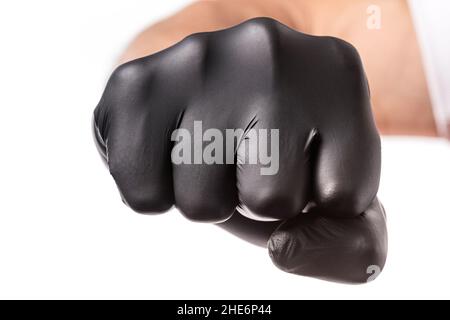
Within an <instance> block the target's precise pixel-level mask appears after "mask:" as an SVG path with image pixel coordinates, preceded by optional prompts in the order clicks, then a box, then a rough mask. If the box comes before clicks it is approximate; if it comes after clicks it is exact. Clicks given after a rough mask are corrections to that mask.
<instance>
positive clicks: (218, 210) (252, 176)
mask: <svg viewBox="0 0 450 320" xmlns="http://www.w3.org/2000/svg"><path fill="white" fill-rule="evenodd" d="M195 121H201V122H202V127H203V130H204V131H205V130H207V129H212V128H214V129H217V130H219V131H220V132H222V133H223V135H224V136H225V135H226V133H225V131H226V130H227V129H241V130H243V134H242V135H241V136H240V137H237V138H236V139H235V141H234V146H233V148H234V150H235V154H234V158H235V160H236V161H235V163H237V164H219V163H213V164H207V163H201V164H187V163H182V164H174V163H173V161H172V158H171V152H172V151H173V148H174V141H172V139H171V138H172V134H173V132H174V130H176V129H186V131H187V132H189V133H192V136H194V138H195V134H194V131H195V130H194V122H195ZM258 129H263V130H264V129H267V130H270V129H278V130H279V144H278V150H277V151H279V166H278V168H277V172H276V174H271V175H263V174H262V169H263V168H264V167H265V165H263V164H248V163H246V162H245V161H239V159H246V158H245V157H246V156H248V154H247V153H246V152H248V148H247V149H246V148H245V147H244V146H248V145H251V144H252V143H254V142H253V140H254V138H253V137H250V136H249V135H248V133H249V132H250V130H258ZM94 130H95V137H96V141H97V145H98V147H99V150H100V152H101V154H102V155H103V156H104V158H105V160H106V162H107V165H108V167H109V170H110V172H111V174H112V176H113V177H114V179H115V181H116V183H117V185H118V188H119V190H120V192H121V194H122V198H123V200H124V202H126V203H127V204H128V205H129V206H130V207H131V208H132V209H134V210H135V211H137V212H142V213H158V212H163V211H166V210H168V209H169V208H171V207H172V205H174V204H175V205H176V207H177V208H178V209H179V210H180V212H182V213H183V214H184V215H185V216H186V217H187V218H189V219H191V220H194V221H202V222H213V223H221V222H225V221H227V220H228V219H229V218H230V217H231V216H233V218H232V219H230V220H228V221H227V222H225V223H223V224H222V226H224V227H225V228H227V229H229V230H232V231H233V230H234V231H236V230H238V231H237V232H235V233H238V234H240V235H241V236H244V238H245V237H246V233H245V232H244V233H242V232H240V231H242V230H243V229H245V228H246V226H247V224H246V222H248V221H251V222H255V223H256V225H258V227H252V226H251V225H252V224H250V229H251V230H253V231H255V232H257V233H258V232H259V231H260V230H264V232H265V233H266V235H267V234H270V235H271V237H270V241H269V249H270V253H271V257H272V259H273V260H274V261H275V263H276V264H277V265H278V266H279V267H281V268H282V269H284V270H286V271H289V272H294V273H298V274H302V275H308V276H316V277H320V278H325V279H330V280H337V281H348V282H362V281H364V277H362V276H361V274H367V273H366V272H367V269H368V268H369V267H370V266H373V265H375V266H378V267H379V268H382V267H383V265H384V261H385V258H386V251H387V242H386V229H385V219H384V213H383V210H382V208H381V206H380V205H379V204H378V202H377V200H376V198H375V197H376V193H377V190H378V184H379V177H380V164H381V160H380V140H379V136H378V133H377V130H376V128H375V125H374V121H373V117H372V114H371V107H370V97H369V89H368V85H367V81H366V77H365V74H364V71H363V67H362V63H361V60H360V58H359V55H358V53H357V52H356V50H355V49H354V48H353V47H352V46H351V45H350V44H348V43H346V42H344V41H342V40H339V39H336V38H331V37H314V36H309V35H305V34H302V33H299V32H296V31H294V30H292V29H289V28H288V27H286V26H284V25H282V24H280V23H278V22H277V21H274V20H271V19H267V18H258V19H252V20H249V21H247V22H245V23H243V24H240V25H238V26H235V27H233V28H229V29H226V30H222V31H217V32H210V33H200V34H194V35H192V36H189V37H187V38H186V39H185V40H183V41H181V42H180V43H178V44H176V45H175V46H173V47H171V48H169V49H166V50H163V51H161V52H159V53H156V54H154V55H151V56H149V57H146V58H142V59H138V60H135V61H132V62H129V63H126V64H124V65H122V66H120V67H119V68H118V69H117V70H116V71H115V72H114V73H113V75H112V76H111V78H110V80H109V82H108V84H107V87H106V90H105V93H104V94H103V97H102V99H101V101H100V103H99V105H98V107H97V108H96V110H95V114H94ZM200 143H201V147H202V148H204V147H205V146H206V145H207V144H208V143H207V142H205V141H201V142H200ZM193 152H195V148H194V151H193ZM224 154H226V152H224ZM223 157H225V155H224V156H223ZM223 162H224V163H225V162H226V161H225V160H224V161H223ZM236 209H237V211H238V212H236V213H235V210H236ZM306 211H307V212H308V213H307V214H304V213H303V214H302V212H306ZM233 214H234V215H233ZM241 215H243V216H241ZM244 216H246V217H247V218H245V217H244ZM249 218H251V219H252V220H270V221H272V222H261V221H252V220H250V219H249ZM239 221H241V222H242V223H241V226H240V228H239V227H237V228H236V225H238V226H239ZM277 221H278V222H277ZM280 223H281V224H280ZM273 227H275V228H276V231H275V232H274V233H273V234H272V231H273V230H274V229H275V228H273ZM264 232H263V233H264ZM248 234H249V236H248V237H247V238H249V240H254V238H253V236H252V235H251V232H248ZM266 238H267V237H266ZM259 239H261V237H260V238H259ZM257 241H258V242H260V243H261V242H263V243H264V242H265V241H261V240H257ZM336 260H339V261H336ZM369 276H370V274H368V275H367V277H366V278H368V277H369Z"/></svg>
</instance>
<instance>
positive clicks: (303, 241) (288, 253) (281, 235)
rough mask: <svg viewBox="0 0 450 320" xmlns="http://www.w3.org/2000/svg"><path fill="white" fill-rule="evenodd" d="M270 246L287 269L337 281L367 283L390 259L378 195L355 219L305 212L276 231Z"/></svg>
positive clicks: (383, 215) (275, 261)
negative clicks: (387, 259) (388, 257)
mask: <svg viewBox="0 0 450 320" xmlns="http://www.w3.org/2000/svg"><path fill="white" fill-rule="evenodd" d="M268 250H269V255H270V257H271V258H272V261H273V262H274V264H275V265H276V266H277V267H278V268H280V269H282V270H284V271H286V272H290V273H294V274H298V275H302V276H308V277H315V278H320V279H323V280H329V281H337V282H346V283H364V282H368V281H370V280H373V279H374V278H375V277H376V276H378V274H379V273H380V272H381V270H382V269H383V267H384V264H385V261H386V255H387V230H386V216H385V213H384V209H383V207H382V205H381V203H380V202H379V201H378V199H375V200H374V201H373V202H372V204H371V205H370V207H369V208H368V209H367V210H366V211H365V212H364V213H363V214H361V215H359V216H357V217H353V218H348V219H342V218H329V217H323V216H320V215H317V214H315V213H308V214H300V215H299V216H297V217H295V218H293V219H290V220H287V221H285V222H283V223H282V224H281V225H280V226H279V227H278V228H277V229H276V230H275V232H274V233H273V234H272V235H271V237H270V239H269V242H268Z"/></svg>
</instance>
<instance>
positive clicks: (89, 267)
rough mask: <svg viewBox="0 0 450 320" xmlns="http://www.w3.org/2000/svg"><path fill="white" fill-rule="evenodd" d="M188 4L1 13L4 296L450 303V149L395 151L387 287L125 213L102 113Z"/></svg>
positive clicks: (398, 143)
mask: <svg viewBox="0 0 450 320" xmlns="http://www.w3.org/2000/svg"><path fill="white" fill-rule="evenodd" d="M185 3H187V1H182V0H178V1H174V0H170V1H149V0H147V1H144V0H142V1H137V0H128V1H111V0H109V1H106V0H102V1H76V2H75V1H72V2H62V1H14V2H12V1H9V2H2V4H1V5H0V108H1V116H0V143H1V144H0V145H1V150H0V164H1V165H0V197H1V198H0V298H161V299H163V298H192V299H195V298H234V299H240V298H249V299H251V298H255V299H258V298H267V299H285V298H293V299H300V298H324V299H327V298H344V299H345V298H361V299H365V298H450V293H449V290H448V288H449V287H450V279H449V276H448V271H449V270H450V258H449V245H450V201H449V184H450V169H449V164H450V150H449V149H450V148H449V146H448V145H447V143H445V142H444V141H440V140H427V139H405V138H389V139H385V140H384V142H383V153H384V162H383V178H382V186H381V189H380V197H381V199H382V200H383V201H384V204H385V206H386V209H387V211H388V218H389V221H388V224H389V237H390V248H389V249H390V252H389V257H388V262H387V265H386V268H385V271H384V272H383V273H382V275H381V276H380V277H379V278H378V279H377V280H376V281H375V282H373V283H370V284H367V285H360V286H349V285H342V284H334V283H328V282H324V281H319V280H315V279H308V278H303V277H299V276H294V275H289V274H286V273H283V272H281V271H279V270H278V269H276V268H275V267H274V266H273V265H272V264H271V261H270V259H269V257H268V255H267V253H266V252H265V251H264V250H263V249H260V248H257V247H253V246H251V245H249V244H246V243H244V242H242V241H241V240H238V239H236V238H234V237H233V236H231V235H229V234H227V233H225V232H223V231H222V230H219V229H218V228H217V227H214V226H211V225H203V224H194V223H191V222H188V221H187V220H185V219H184V218H183V217H182V216H181V215H180V214H179V213H177V212H176V211H175V210H173V211H171V212H169V213H167V214H165V215H160V216H142V215H138V214H135V213H133V212H131V211H130V210H129V209H128V208H126V207H125V206H124V205H122V203H121V201H120V197H119V195H118V193H117V191H116V187H115V185H114V183H113V180H112V178H111V177H110V176H109V174H108V172H107V170H106V169H105V168H104V167H103V164H102V163H101V161H100V158H99V156H98V155H97V153H96V149H95V147H94V143H93V140H92V137H91V128H90V121H91V115H92V111H93V109H94V107H95V105H96V103H97V101H98V99H99V98H100V94H101V93H102V90H103V86H104V83H105V81H106V79H107V77H108V75H109V73H110V72H111V70H112V68H113V66H114V62H115V60H116V58H117V56H118V55H119V53H120V51H121V50H122V49H123V47H124V46H125V45H126V43H127V42H128V41H129V40H130V38H131V37H132V35H134V34H135V33H136V32H137V31H139V30H140V29H142V28H143V27H144V26H146V25H147V24H149V23H151V22H152V21H155V20H157V19H160V18H162V17H164V16H165V15H168V14H170V13H171V12H173V11H174V10H176V9H178V8H180V7H182V6H183V5H184V4H185Z"/></svg>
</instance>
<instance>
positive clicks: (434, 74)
mask: <svg viewBox="0 0 450 320" xmlns="http://www.w3.org/2000/svg"><path fill="white" fill-rule="evenodd" d="M409 7H410V11H411V15H412V18H413V21H414V25H415V29H416V33H417V37H418V40H419V44H420V47H421V51H422V60H423V65H424V68H425V74H426V77H427V82H428V91H429V93H430V97H431V103H432V105H433V112H434V116H435V119H436V125H437V129H438V131H439V134H440V135H442V136H444V137H450V1H449V0H409Z"/></svg>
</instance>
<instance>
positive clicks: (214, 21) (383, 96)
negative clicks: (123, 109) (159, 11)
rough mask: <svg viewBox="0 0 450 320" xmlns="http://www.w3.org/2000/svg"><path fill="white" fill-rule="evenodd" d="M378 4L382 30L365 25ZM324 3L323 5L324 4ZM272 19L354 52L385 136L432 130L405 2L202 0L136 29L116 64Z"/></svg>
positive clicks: (415, 41) (422, 76) (424, 84)
mask: <svg viewBox="0 0 450 320" xmlns="http://www.w3.org/2000/svg"><path fill="white" fill-rule="evenodd" d="M372 3H373V4H376V5H379V6H380V7H381V9H382V13H383V16H382V19H383V20H382V28H381V29H380V30H369V29H367V26H366V19H367V14H366V11H365V10H366V8H367V6H368V5H370V4H372ZM324 6H326V9H327V10H324ZM258 16H269V17H272V18H274V19H276V20H278V21H280V22H282V23H284V24H286V25H288V26H290V27H292V28H294V29H297V30H299V31H302V32H305V33H310V34H315V35H332V36H336V37H339V38H342V39H344V40H346V41H348V42H350V43H352V44H353V45H354V46H355V47H356V48H357V49H358V51H359V52H360V54H361V57H362V59H363V63H364V66H365V69H366V72H367V77H368V79H369V84H370V87H371V93H372V106H373V112H374V116H375V119H376V123H377V126H378V128H379V130H380V131H381V133H383V134H403V135H425V136H435V135H436V127H435V123H434V118H433V113H432V110H431V103H430V98H429V96H428V89H427V84H426V79H425V75H424V71H423V66H422V62H421V55H420V49H419V45H418V43H417V39H416V37H415V32H414V26H413V23H412V20H411V17H410V14H409V10H408V7H407V3H406V0H373V1H372V0H370V1H369V0H367V1H366V0H362V1H360V2H358V3H357V4H355V2H354V1H347V0H342V1H328V0H318V1H314V2H311V1H300V0H298V1H293V0H284V1H270V0H258V1H256V0H241V1H236V0H227V1H220V0H219V1H200V2H195V3H193V4H191V5H190V6H188V7H186V8H185V9H183V10H181V11H180V12H178V13H176V14H175V15H173V16H171V17H169V18H167V19H165V20H163V21H161V22H159V23H157V24H155V25H153V26H151V27H149V28H148V29H146V30H144V31H143V32H142V33H141V34H139V35H138V36H137V37H136V38H135V39H134V40H133V41H132V42H131V43H130V45H129V47H128V48H127V49H126V50H125V52H124V53H123V55H122V57H121V59H120V63H123V62H126V61H129V60H133V59H136V58H139V57H143V56H146V55H149V54H152V53H155V52H157V51H160V50H163V49H165V48H167V47H169V46H171V45H173V44H175V43H177V42H179V41H180V40H182V39H183V38H185V37H186V36H188V35H190V34H193V33H197V32H206V31H214V30H218V29H224V28H228V27H231V26H233V25H236V24H238V23H240V22H242V21H245V20H248V19H251V18H254V17H258Z"/></svg>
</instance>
